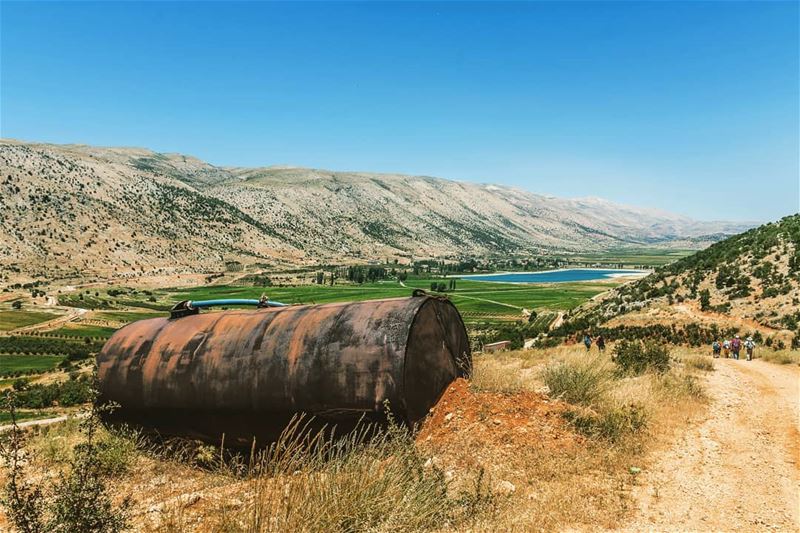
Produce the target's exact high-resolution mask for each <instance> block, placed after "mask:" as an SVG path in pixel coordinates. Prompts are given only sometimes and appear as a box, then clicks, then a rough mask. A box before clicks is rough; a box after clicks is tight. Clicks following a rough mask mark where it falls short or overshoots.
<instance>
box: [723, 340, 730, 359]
mask: <svg viewBox="0 0 800 533" xmlns="http://www.w3.org/2000/svg"><path fill="white" fill-rule="evenodd" d="M722 355H724V356H725V359H727V358H728V357H730V356H731V341H729V340H728V339H725V340H724V341H722Z"/></svg>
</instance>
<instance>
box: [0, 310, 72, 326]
mask: <svg viewBox="0 0 800 533" xmlns="http://www.w3.org/2000/svg"><path fill="white" fill-rule="evenodd" d="M57 316H58V315H55V314H53V313H47V312H42V311H22V310H18V309H17V310H13V311H0V331H9V330H12V329H16V328H21V327H25V326H31V325H33V324H39V323H40V322H45V321H47V320H52V319H54V318H56V317H57Z"/></svg>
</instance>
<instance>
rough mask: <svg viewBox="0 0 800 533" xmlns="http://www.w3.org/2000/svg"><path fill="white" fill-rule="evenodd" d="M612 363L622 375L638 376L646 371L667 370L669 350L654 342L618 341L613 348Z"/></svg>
mask: <svg viewBox="0 0 800 533" xmlns="http://www.w3.org/2000/svg"><path fill="white" fill-rule="evenodd" d="M612 359H613V360H614V362H615V363H616V364H617V365H618V367H619V370H620V372H622V373H623V374H633V375H640V374H643V373H644V372H645V371H647V370H653V371H655V372H660V373H663V372H666V371H667V370H669V363H670V361H669V350H668V349H667V347H666V346H664V345H661V344H656V343H655V342H649V341H648V342H644V343H643V342H641V341H626V340H623V341H620V342H619V343H618V344H617V345H616V346H615V347H614V355H613V358H612Z"/></svg>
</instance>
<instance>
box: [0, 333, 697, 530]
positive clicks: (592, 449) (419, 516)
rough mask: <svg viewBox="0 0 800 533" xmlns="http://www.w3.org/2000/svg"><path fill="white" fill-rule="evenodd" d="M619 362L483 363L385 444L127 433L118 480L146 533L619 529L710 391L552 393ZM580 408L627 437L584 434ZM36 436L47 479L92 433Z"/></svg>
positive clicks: (561, 358) (675, 383)
mask: <svg viewBox="0 0 800 533" xmlns="http://www.w3.org/2000/svg"><path fill="white" fill-rule="evenodd" d="M608 359H609V356H608V355H607V354H604V355H602V356H600V357H599V358H598V356H596V355H592V356H587V354H586V352H585V350H584V349H583V348H582V347H576V346H572V347H559V348H555V349H548V350H530V351H524V352H510V353H505V354H498V355H497V356H479V357H476V359H475V365H474V371H473V376H472V378H471V382H467V381H464V380H459V381H457V382H455V383H453V384H452V385H451V386H450V387H448V389H447V391H446V392H445V394H444V396H443V397H442V398H441V400H440V402H439V403H438V404H437V405H436V406H435V407H434V409H433V410H432V413H431V416H430V417H429V419H428V420H427V421H426V423H425V424H424V425H423V427H422V428H421V429H420V431H419V432H418V433H417V434H416V435H415V437H414V438H413V439H412V438H410V437H409V436H408V435H406V434H404V433H403V432H402V430H400V429H399V428H394V429H392V430H391V431H389V432H388V433H385V434H384V435H383V436H382V437H380V438H379V439H377V440H373V441H366V440H365V439H359V438H357V437H352V438H349V439H345V440H344V441H337V443H334V442H332V441H315V442H311V443H309V442H301V441H300V440H297V439H295V438H291V437H287V439H285V440H284V441H283V442H282V443H278V444H276V445H275V446H274V447H273V448H271V449H270V450H267V451H266V452H265V453H263V454H261V455H259V454H255V453H254V454H253V455H252V456H251V457H244V458H241V457H240V458H239V460H238V461H231V460H230V459H229V458H228V459H227V460H225V461H222V460H220V459H219V455H218V453H219V451H218V450H210V451H209V450H208V449H207V448H185V449H184V450H183V451H182V452H181V453H165V452H163V450H160V451H159V450H154V449H152V448H148V447H146V446H143V445H142V444H141V443H139V444H138V448H137V450H134V451H133V452H130V448H129V447H127V446H126V445H125V444H123V443H124V442H125V439H120V440H115V441H112V442H114V443H115V444H114V447H113V448H114V450H117V451H116V452H115V453H114V454H112V459H109V460H110V461H122V462H125V465H126V466H125V468H124V469H120V470H118V471H114V472H112V476H114V477H113V480H112V481H111V482H110V483H109V485H110V486H112V487H113V488H114V491H115V496H116V498H118V499H120V500H121V499H122V498H123V497H125V496H129V495H130V496H133V499H134V505H133V508H132V513H133V523H134V529H135V530H136V531H143V532H146V533H156V532H159V533H173V532H175V533H177V532H190V531H192V532H195V531H197V532H223V531H224V532H229V531H233V532H252V533H255V532H259V533H261V532H271V531H285V532H295V531H298V532H299V531H387V532H388V531H425V530H427V531H463V530H471V531H548V530H556V529H565V528H577V529H585V528H612V527H617V526H620V525H623V524H624V523H625V520H626V518H627V517H628V516H629V515H630V512H631V499H630V497H629V493H630V490H631V487H632V486H633V485H634V484H635V483H636V475H635V473H632V472H636V471H637V470H636V469H637V468H645V467H646V466H647V464H648V463H649V462H650V461H651V460H652V454H653V451H654V450H658V449H659V446H660V442H663V441H664V440H665V438H666V437H667V436H669V435H671V434H672V433H674V432H675V431H677V430H678V429H680V428H681V427H683V426H684V425H685V424H686V422H687V420H688V419H689V418H690V414H691V413H692V412H696V411H698V409H700V408H702V406H703V401H704V400H703V395H702V389H701V388H700V386H699V381H698V379H697V378H696V377H695V375H694V374H693V372H694V369H692V368H691V367H689V365H677V366H678V368H676V369H673V370H672V371H670V372H669V373H667V374H666V375H661V376H660V375H655V374H645V375H642V376H638V377H633V378H630V377H626V378H622V379H619V378H614V377H613V376H611V373H610V372H606V371H603V372H601V373H600V374H601V375H602V376H603V377H602V379H603V380H607V382H606V383H604V384H603V386H602V387H601V390H602V392H601V393H600V394H598V395H597V396H595V397H593V398H592V399H591V400H590V401H586V402H585V403H584V404H583V405H580V406H578V405H572V404H569V403H567V402H565V401H562V400H557V399H554V398H551V397H550V396H549V395H548V394H546V393H547V392H548V388H547V386H546V384H545V382H544V380H543V375H544V370H545V369H546V368H548V365H554V364H555V365H564V366H565V367H572V366H576V365H577V366H581V365H586V364H588V363H591V364H595V365H598V366H599V367H600V368H604V369H607V368H608V365H610V362H609V360H608ZM632 405H636V406H637V407H636V409H637V413H639V410H640V411H641V415H642V416H643V417H646V424H644V425H643V426H641V427H637V428H633V427H632V426H631V422H630V418H629V414H630V409H631V407H630V406H632ZM571 412H579V413H581V414H582V415H583V416H593V417H595V419H593V420H594V422H593V423H597V424H600V425H598V426H595V427H605V428H606V430H608V428H612V430H613V431H615V432H618V437H619V438H609V437H608V435H607V434H605V433H603V432H602V431H598V432H595V433H592V432H591V431H583V429H585V428H581V427H580V426H579V425H577V424H576V423H575V422H574V419H572V418H570V416H569V414H568V413H571ZM587 413H589V415H587ZM637 416H638V415H637ZM570 420H573V421H572V422H571V421H570ZM602 424H606V425H605V426H603V425H602ZM634 429H636V430H635V431H634ZM38 431H39V433H38V434H36V435H34V436H33V438H32V441H31V447H30V448H31V450H32V452H33V454H32V461H31V466H32V467H33V471H34V472H35V473H36V474H35V475H37V476H48V475H51V472H52V471H53V470H54V469H57V468H58V467H59V466H60V465H62V464H63V463H64V461H65V460H66V458H68V457H69V453H70V450H71V449H72V447H73V446H74V445H75V444H77V439H78V435H77V432H76V431H75V424H74V422H67V423H65V424H61V425H57V426H54V427H51V428H49V429H42V430H38ZM301 444H302V446H301ZM198 452H200V453H199V457H198ZM200 459H202V462H203V464H204V465H205V466H204V467H202V468H201V467H198V466H197V463H198V462H200ZM632 469H633V470H632ZM6 527H7V524H5V522H4V521H3V518H2V517H0V529H3V528H6Z"/></svg>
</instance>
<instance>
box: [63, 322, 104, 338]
mask: <svg viewBox="0 0 800 533" xmlns="http://www.w3.org/2000/svg"><path fill="white" fill-rule="evenodd" d="M116 330H117V329H116V328H110V327H108V326H95V325H91V324H67V325H66V326H64V327H63V328H58V329H55V330H53V331H49V332H48V333H50V334H53V335H65V336H67V337H110V336H111V335H112V334H113V333H114V332H115V331H116Z"/></svg>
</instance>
